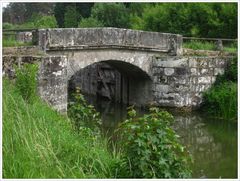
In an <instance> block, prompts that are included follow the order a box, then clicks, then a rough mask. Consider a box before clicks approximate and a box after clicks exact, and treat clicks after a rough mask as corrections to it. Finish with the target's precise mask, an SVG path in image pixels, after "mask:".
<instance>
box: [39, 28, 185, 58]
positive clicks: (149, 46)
mask: <svg viewBox="0 0 240 181" xmlns="http://www.w3.org/2000/svg"><path fill="white" fill-rule="evenodd" d="M37 39H38V40H39V41H38V42H39V45H40V46H41V47H42V49H44V50H45V49H59V47H61V48H64V49H76V48H78V49H79V48H81V49H89V48H96V47H97V48H107V47H110V48H114V47H115V48H124V49H127V48H129V49H132V48H133V49H143V50H149V51H158V52H164V53H169V54H170V55H181V54H182V36H181V35H175V34H169V33H158V32H147V31H137V30H130V29H121V28H74V29H73V28H64V29H61V28H57V29H46V30H43V29H42V30H39V31H38V38H37Z"/></svg>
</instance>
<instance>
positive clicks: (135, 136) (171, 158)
mask: <svg viewBox="0 0 240 181" xmlns="http://www.w3.org/2000/svg"><path fill="white" fill-rule="evenodd" d="M128 116H129V118H128V119H127V120H126V121H125V122H123V123H122V124H121V125H120V127H119V129H118V130H117V134H118V136H119V139H120V142H119V146H120V148H121V149H122V150H123V153H124V158H123V160H124V162H123V163H122V164H121V166H120V169H119V171H118V172H119V173H118V177H128V178H130V177H131V178H188V177H190V176H191V170H190V168H189V164H190V163H191V157H190V155H189V152H188V151H186V149H185V147H184V146H182V145H181V144H180V143H179V141H178V136H177V134H176V133H175V132H174V130H173V129H172V128H171V127H170V125H171V123H172V122H173V120H174V118H173V116H172V115H171V114H169V113H168V112H166V111H159V109H158V108H150V113H149V114H145V115H144V116H143V117H139V118H138V117H136V111H135V110H134V109H133V108H130V110H129V112H128Z"/></svg>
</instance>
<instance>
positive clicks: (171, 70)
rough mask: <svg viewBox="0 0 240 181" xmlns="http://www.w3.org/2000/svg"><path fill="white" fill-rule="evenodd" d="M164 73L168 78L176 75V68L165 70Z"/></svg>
mask: <svg viewBox="0 0 240 181" xmlns="http://www.w3.org/2000/svg"><path fill="white" fill-rule="evenodd" d="M164 73H165V75H167V76H169V75H172V74H174V68H165V69H164Z"/></svg>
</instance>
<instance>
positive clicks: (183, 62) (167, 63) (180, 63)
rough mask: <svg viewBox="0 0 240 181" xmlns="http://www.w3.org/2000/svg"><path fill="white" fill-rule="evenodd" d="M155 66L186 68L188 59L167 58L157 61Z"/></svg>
mask: <svg viewBox="0 0 240 181" xmlns="http://www.w3.org/2000/svg"><path fill="white" fill-rule="evenodd" d="M154 64H155V65H156V66H158V67H164V68H167V67H170V68H171V67H186V66H188V58H180V57H179V58H178V57H176V58H173V57H165V58H159V59H155V61H154Z"/></svg>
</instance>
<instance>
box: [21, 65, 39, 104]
mask: <svg viewBox="0 0 240 181" xmlns="http://www.w3.org/2000/svg"><path fill="white" fill-rule="evenodd" d="M37 71H38V66H37V65H36V64H24V65H23V66H22V67H20V68H16V88H17V90H18V91H19V93H20V95H21V96H22V97H23V99H24V100H25V101H27V102H29V103H32V102H33V101H34V99H35V98H36V87H37V79H36V75H37Z"/></svg>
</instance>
